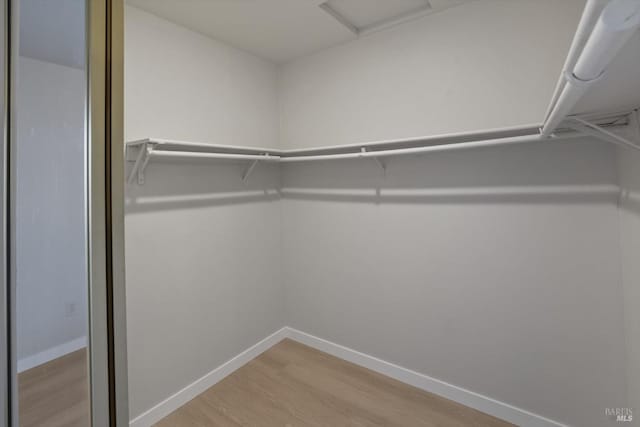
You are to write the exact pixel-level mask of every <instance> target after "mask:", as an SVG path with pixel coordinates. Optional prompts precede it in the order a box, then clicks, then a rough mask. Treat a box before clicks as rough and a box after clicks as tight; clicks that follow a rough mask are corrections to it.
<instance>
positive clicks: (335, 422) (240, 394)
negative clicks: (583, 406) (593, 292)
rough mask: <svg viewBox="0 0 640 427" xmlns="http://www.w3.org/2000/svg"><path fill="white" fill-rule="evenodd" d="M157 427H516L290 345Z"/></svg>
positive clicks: (264, 356)
mask: <svg viewBox="0 0 640 427" xmlns="http://www.w3.org/2000/svg"><path fill="white" fill-rule="evenodd" d="M156 426H159V427H176V426H220V427H226V426H263V427H270V426H278V427H282V426H287V427H293V426H332V427H336V426H411V427H417V426H425V427H427V426H428V427H431V426H433V427H435V426H440V427H442V426H447V427H448V426H451V427H453V426H456V427H462V426H475V427H503V426H512V424H509V423H507V422H504V421H501V420H499V419H497V418H494V417H492V416H489V415H487V414H484V413H482V412H479V411H476V410H474V409H471V408H467V407H465V406H463V405H460V404H458V403H455V402H452V401H450V400H447V399H444V398H441V397H438V396H436V395H434V394H431V393H427V392H424V391H422V390H419V389H416V388H414V387H411V386H408V385H406V384H403V383H401V382H399V381H396V380H393V379H391V378H388V377H385V376H383V375H380V374H378V373H375V372H373V371H370V370H368V369H365V368H362V367H359V366H356V365H354V364H351V363H349V362H345V361H343V360H341V359H338V358H335V357H333V356H330V355H328V354H326V353H322V352H320V351H317V350H315V349H312V348H310V347H307V346H305V345H302V344H299V343H297V342H295V341H291V340H284V341H282V342H280V343H279V344H277V345H276V346H274V347H272V348H271V349H269V350H268V351H266V352H265V353H263V354H262V355H260V356H259V357H257V358H256V359H254V360H253V361H251V362H249V363H248V364H247V365H245V366H244V367H242V368H241V369H239V370H237V371H236V372H234V373H233V374H232V375H230V376H229V377H227V378H225V379H224V380H223V381H221V382H219V383H218V384H216V385H215V386H213V387H211V388H210V389H209V390H207V391H206V392H205V393H203V394H201V395H200V396H198V397H196V398H195V399H193V400H192V401H191V402H189V403H187V404H186V405H184V406H183V407H182V408H180V409H178V410H177V411H175V412H174V413H172V414H171V415H169V416H168V417H167V418H165V419H164V420H162V421H161V422H159V423H158V424H156Z"/></svg>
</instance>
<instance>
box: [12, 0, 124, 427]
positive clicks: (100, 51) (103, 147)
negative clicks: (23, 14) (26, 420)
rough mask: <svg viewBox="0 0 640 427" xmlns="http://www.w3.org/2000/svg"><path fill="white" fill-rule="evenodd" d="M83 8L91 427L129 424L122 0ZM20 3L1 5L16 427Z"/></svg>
mask: <svg viewBox="0 0 640 427" xmlns="http://www.w3.org/2000/svg"><path fill="white" fill-rule="evenodd" d="M85 2H86V3H85V5H86V43H87V50H86V69H87V98H86V121H85V126H86V147H87V150H86V151H87V154H86V159H85V170H86V186H85V194H86V207H85V211H86V218H87V241H86V249H87V260H86V263H87V272H88V286H89V292H88V295H89V301H88V305H89V316H88V319H89V325H88V331H89V373H90V375H89V384H90V386H89V391H90V396H91V425H92V426H93V427H103V426H104V427H107V426H108V427H114V426H117V427H120V426H122V427H124V426H128V425H129V412H128V392H127V381H128V380H127V352H126V300H125V274H124V132H123V122H124V121H123V110H124V107H123V98H124V97H123V90H124V89H123V86H124V85H123V76H124V72H123V63H124V60H123V58H124V22H123V14H124V5H123V0H85ZM18 3H19V0H5V1H4V6H3V8H2V12H0V13H1V14H2V16H0V19H2V22H4V28H3V29H2V30H3V31H2V33H3V34H2V35H0V39H1V41H0V42H1V43H2V45H3V46H4V50H3V52H2V53H3V55H2V63H1V64H0V67H1V68H2V69H3V71H4V73H3V75H0V78H2V82H3V85H2V88H3V90H2V93H1V94H0V95H2V100H3V105H2V107H3V108H2V112H1V113H2V118H1V119H0V120H2V125H3V126H2V128H3V135H2V142H1V144H2V150H1V152H2V159H1V160H2V161H1V162H0V180H1V181H2V182H1V183H0V193H1V194H0V200H1V203H2V206H1V209H0V216H1V218H0V221H1V223H2V227H1V228H0V244H1V245H2V250H1V252H2V253H1V255H0V281H1V283H0V349H2V348H4V349H6V351H2V350H0V387H1V391H2V393H1V394H0V395H1V396H2V399H0V424H1V425H4V426H12V427H18V416H17V414H18V412H17V407H18V398H17V396H18V394H17V392H16V391H17V369H16V367H17V361H16V351H15V341H16V333H15V318H16V316H15V290H16V283H15V274H14V272H15V256H14V255H13V254H14V253H15V247H16V242H15V236H14V233H13V231H12V230H13V226H14V224H15V179H12V177H15V176H16V175H15V166H16V163H15V155H16V153H15V149H12V147H15V146H16V143H17V140H16V123H15V114H13V112H14V111H16V110H15V100H16V97H15V90H16V78H15V77H16V76H17V73H16V70H17V62H18V49H17V46H18V44H17V34H18V31H19V14H18Z"/></svg>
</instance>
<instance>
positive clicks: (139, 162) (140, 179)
mask: <svg viewBox="0 0 640 427" xmlns="http://www.w3.org/2000/svg"><path fill="white" fill-rule="evenodd" d="M153 148H154V144H152V143H148V142H145V143H143V144H141V145H140V148H139V151H138V155H137V156H136V160H135V162H134V164H133V167H132V168H131V172H130V173H129V176H128V177H127V184H131V183H133V181H134V180H136V179H137V183H138V185H142V184H144V171H145V169H146V168H147V165H148V164H149V159H150V158H151V152H152V151H153Z"/></svg>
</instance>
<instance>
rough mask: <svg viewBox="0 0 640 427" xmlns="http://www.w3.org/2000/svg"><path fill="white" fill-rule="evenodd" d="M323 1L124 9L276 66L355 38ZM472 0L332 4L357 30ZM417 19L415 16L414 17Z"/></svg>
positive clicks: (193, 0) (155, 3) (225, 1)
mask: <svg viewBox="0 0 640 427" xmlns="http://www.w3.org/2000/svg"><path fill="white" fill-rule="evenodd" d="M326 1H327V0H180V1H176V0H128V4H130V5H133V6H136V7H138V8H140V9H143V10H146V11H147V12H151V13H153V14H155V15H158V16H160V17H162V18H165V19H167V20H169V21H172V22H175V23H177V24H179V25H182V26H185V27H187V28H190V29H192V30H195V31H198V32H200V33H202V34H205V35H207V36H209V37H212V38H214V39H217V40H220V41H222V42H225V43H227V44H229V45H231V46H234V47H237V48H239V49H242V50H245V51H248V52H251V53H253V54H255V55H258V56H260V57H263V58H265V59H268V60H270V61H273V62H276V63H282V62H287V61H290V60H291V59H294V58H296V57H299V56H303V55H306V54H309V53H312V52H315V51H317V50H320V49H323V48H327V47H330V46H334V45H337V44H340V43H343V42H346V41H348V40H351V39H354V38H356V37H358V35H357V34H355V33H354V32H353V31H352V30H354V29H353V28H352V29H349V28H348V27H347V26H345V25H343V24H342V23H340V22H339V20H338V19H336V18H335V17H333V16H331V14H329V13H327V12H326V11H325V10H323V9H322V8H321V7H319V6H320V5H321V4H322V3H325V2H326ZM468 1H472V0H430V1H427V0H393V1H391V0H331V1H330V3H329V4H330V6H331V7H332V8H333V9H334V10H336V11H339V12H340V14H341V15H343V17H345V18H348V20H349V21H350V22H351V23H352V24H353V26H354V27H357V29H369V28H370V27H371V26H375V25H378V24H379V23H381V22H385V21H388V20H394V19H397V18H403V17H406V16H407V14H408V13H411V12H418V14H420V15H423V14H424V10H425V7H428V6H429V4H430V5H431V11H438V10H442V9H444V8H447V7H452V6H456V5H458V4H461V3H464V2H468ZM416 16H417V15H416Z"/></svg>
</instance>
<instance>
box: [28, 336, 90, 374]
mask: <svg viewBox="0 0 640 427" xmlns="http://www.w3.org/2000/svg"><path fill="white" fill-rule="evenodd" d="M86 346H87V337H80V338H76V339H75V340H73V341H68V342H66V343H64V344H60V345H58V346H55V347H52V348H49V349H47V350H45V351H42V352H40V353H37V354H34V355H32V356H27V357H23V358H22V359H20V360H18V373H20V372H24V371H28V370H29V369H31V368H35V367H36V366H40V365H42V364H44V363H47V362H51V361H52V360H54V359H57V358H58V357H62V356H64V355H67V354H69V353H73V352H74V351H78V350H80V349H81V348H84V347H86Z"/></svg>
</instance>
